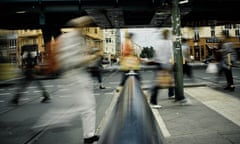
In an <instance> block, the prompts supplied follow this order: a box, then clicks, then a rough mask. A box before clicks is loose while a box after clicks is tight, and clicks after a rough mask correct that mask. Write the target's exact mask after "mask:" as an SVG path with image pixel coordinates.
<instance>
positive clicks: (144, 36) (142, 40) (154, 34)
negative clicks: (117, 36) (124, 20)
mask: <svg viewBox="0 0 240 144" xmlns="http://www.w3.org/2000/svg"><path fill="white" fill-rule="evenodd" d="M128 32H132V33H134V38H133V41H134V42H135V43H136V44H138V45H140V46H141V47H150V46H152V47H153V48H155V47H156V41H157V40H158V39H160V38H161V29H157V28H131V29H128ZM124 33H125V31H124V30H121V39H122V40H123V39H124Z"/></svg>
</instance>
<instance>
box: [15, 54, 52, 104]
mask: <svg viewBox="0 0 240 144" xmlns="http://www.w3.org/2000/svg"><path fill="white" fill-rule="evenodd" d="M22 62H23V75H24V78H23V80H20V81H19V83H18V85H19V87H18V88H17V91H16V94H15V95H14V97H13V99H12V100H11V101H10V102H11V103H12V104H18V103H19V99H20V97H21V96H22V93H23V92H24V91H25V90H26V88H27V86H28V85H29V84H31V82H36V84H37V86H38V88H40V89H41V90H42V95H43V99H42V100H41V102H43V103H46V102H49V101H50V96H49V94H48V92H47V91H46V89H45V88H44V86H43V84H42V83H41V81H40V80H37V79H36V78H35V72H34V67H35V66H36V64H37V60H36V56H34V55H33V54H32V53H31V51H27V52H25V53H23V61H22Z"/></svg>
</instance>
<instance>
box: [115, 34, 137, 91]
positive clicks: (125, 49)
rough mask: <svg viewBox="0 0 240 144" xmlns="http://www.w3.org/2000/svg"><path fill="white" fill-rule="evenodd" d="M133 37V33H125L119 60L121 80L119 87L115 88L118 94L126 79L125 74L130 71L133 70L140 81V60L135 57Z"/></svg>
mask: <svg viewBox="0 0 240 144" xmlns="http://www.w3.org/2000/svg"><path fill="white" fill-rule="evenodd" d="M133 37H134V34H133V33H126V34H125V40H124V42H123V43H122V48H121V58H120V69H121V71H122V78H121V82H120V84H119V87H118V88H117V92H119V91H120V90H121V89H122V87H123V85H124V83H125V81H126V80H127V78H128V75H127V73H129V72H130V71H131V70H133V71H134V72H135V73H136V78H137V79H138V80H139V81H140V80H141V77H140V73H139V69H140V67H139V65H140V59H139V58H138V57H137V56H136V55H135V49H134V46H133Z"/></svg>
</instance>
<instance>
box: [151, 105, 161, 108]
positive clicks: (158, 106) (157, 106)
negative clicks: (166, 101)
mask: <svg viewBox="0 0 240 144" xmlns="http://www.w3.org/2000/svg"><path fill="white" fill-rule="evenodd" d="M150 106H151V107H152V108H155V109H160V108H161V107H162V106H160V105H157V104H150Z"/></svg>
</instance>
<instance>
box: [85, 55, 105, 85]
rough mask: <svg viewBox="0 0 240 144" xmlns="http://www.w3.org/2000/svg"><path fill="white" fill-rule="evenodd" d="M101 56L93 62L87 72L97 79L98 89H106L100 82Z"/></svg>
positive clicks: (101, 81)
mask: <svg viewBox="0 0 240 144" xmlns="http://www.w3.org/2000/svg"><path fill="white" fill-rule="evenodd" d="M102 62H103V56H101V57H99V58H98V59H97V60H96V61H95V62H93V63H92V64H90V65H89V66H88V71H89V72H90V73H91V75H92V77H94V78H97V80H98V84H99V89H106V87H105V86H104V85H103V80H102V70H103V65H102Z"/></svg>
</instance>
